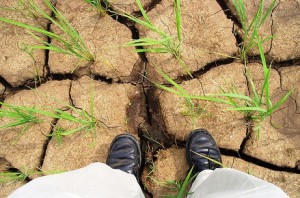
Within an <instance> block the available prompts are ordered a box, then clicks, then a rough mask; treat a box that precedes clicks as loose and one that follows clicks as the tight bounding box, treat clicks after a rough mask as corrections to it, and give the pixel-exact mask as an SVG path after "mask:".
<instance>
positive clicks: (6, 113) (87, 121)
mask: <svg viewBox="0 0 300 198" xmlns="http://www.w3.org/2000/svg"><path fill="white" fill-rule="evenodd" d="M0 104H1V105H2V106H5V107H6V108H0V118H2V117H8V118H11V119H13V121H12V122H10V123H8V124H5V125H3V126H1V127H0V128H10V127H16V126H21V125H24V128H23V130H22V131H21V133H20V135H19V136H18V138H17V139H16V140H15V141H14V143H15V142H16V141H17V140H19V139H20V138H21V136H23V135H24V134H25V132H26V131H28V130H29V129H30V127H32V126H33V125H34V124H36V123H41V122H44V121H45V120H44V119H40V118H38V117H37V116H38V115H43V116H46V117H51V118H55V119H62V120H66V121H69V122H72V123H77V124H78V125H79V126H78V127H76V128H73V129H69V130H67V129H63V128H61V127H57V128H56V130H54V131H53V133H52V134H51V135H50V136H55V137H56V139H57V141H58V142H59V143H61V141H62V137H63V136H67V135H71V134H74V133H76V132H79V131H85V132H86V133H89V132H93V133H94V134H95V133H96V124H97V120H96V118H95V117H94V116H91V115H89V114H88V113H87V112H86V111H84V110H79V109H76V108H75V107H72V106H69V108H71V109H72V110H73V111H74V112H75V113H76V114H77V115H78V116H77V117H76V116H74V115H72V114H71V113H68V112H66V111H63V110H60V109H55V108H47V109H46V110H41V109H38V108H36V107H26V106H15V105H9V104H6V103H0Z"/></svg>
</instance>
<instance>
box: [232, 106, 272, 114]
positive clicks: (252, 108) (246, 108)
mask: <svg viewBox="0 0 300 198" xmlns="http://www.w3.org/2000/svg"><path fill="white" fill-rule="evenodd" d="M228 110H234V111H258V112H262V113H267V110H265V109H262V108H260V107H239V108H230V109H228Z"/></svg>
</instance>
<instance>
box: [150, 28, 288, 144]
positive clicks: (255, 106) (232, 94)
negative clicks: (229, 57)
mask: <svg viewBox="0 0 300 198" xmlns="http://www.w3.org/2000/svg"><path fill="white" fill-rule="evenodd" d="M254 35H255V41H256V43H257V47H258V49H259V54H260V58H261V61H262V66H263V71H264V81H263V84H262V87H261V89H260V90H261V91H260V92H259V91H258V90H257V88H256V86H255V84H254V82H253V79H252V77H251V74H250V72H249V71H248V69H247V68H246V71H247V72H246V75H247V77H248V80H249V82H250V86H251V91H252V95H253V96H251V97H250V96H247V95H244V94H241V93H239V92H238V91H237V90H236V89H235V88H234V87H229V88H228V89H225V88H222V87H220V90H221V93H219V94H207V95H205V96H193V95H190V94H189V93H187V92H186V91H185V90H184V88H183V87H181V86H180V85H179V84H177V83H176V82H175V81H174V80H172V79H171V78H170V77H168V76H167V75H166V74H164V73H163V72H162V71H160V73H162V76H163V77H164V78H165V79H166V80H167V81H168V82H169V83H171V84H172V85H173V86H174V88H171V87H167V86H165V85H161V84H157V83H156V86H158V87H159V88H161V89H164V90H166V91H169V92H171V93H174V94H176V95H178V96H180V97H183V98H185V99H186V100H187V99H189V100H191V99H198V100H205V101H211V102H217V103H221V104H226V105H228V106H229V107H230V108H228V110H232V111H239V112H242V113H244V115H245V116H246V117H247V118H249V119H251V120H253V121H255V122H256V123H257V126H256V127H255V128H254V130H255V131H256V132H257V137H258V139H259V137H260V129H261V124H262V123H263V122H264V120H265V119H266V118H267V117H269V116H270V115H272V114H273V113H274V112H275V111H276V110H277V109H278V108H279V107H280V106H281V105H282V104H283V103H284V102H285V101H286V100H287V98H288V97H289V96H290V94H291V92H292V91H289V92H288V93H287V94H286V95H285V96H284V97H282V98H281V99H280V100H279V101H278V102H277V103H276V104H273V103H272V101H271V95H270V83H269V81H270V73H271V66H269V67H268V66H267V63H266V58H265V55H264V51H263V47H262V41H261V39H260V38H259V35H258V30H254Z"/></svg>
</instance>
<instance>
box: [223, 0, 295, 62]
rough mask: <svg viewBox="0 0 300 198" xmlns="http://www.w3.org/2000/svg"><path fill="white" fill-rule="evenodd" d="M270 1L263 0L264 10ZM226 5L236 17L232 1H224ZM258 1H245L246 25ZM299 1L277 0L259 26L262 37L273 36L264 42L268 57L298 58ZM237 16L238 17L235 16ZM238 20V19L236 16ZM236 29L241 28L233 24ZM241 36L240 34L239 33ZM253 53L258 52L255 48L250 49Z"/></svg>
mask: <svg viewBox="0 0 300 198" xmlns="http://www.w3.org/2000/svg"><path fill="white" fill-rule="evenodd" d="M271 2H272V1H271V0H268V1H265V3H266V5H265V8H264V11H265V12H266V10H267V7H268V6H269V5H270V3H271ZM226 4H227V6H228V7H229V9H230V10H231V12H232V14H233V15H235V17H237V13H236V11H235V8H234V6H233V3H232V1H226ZM258 4H259V1H255V0H250V1H245V7H246V12H247V14H248V19H249V20H248V22H247V23H248V25H249V24H250V22H251V20H250V19H252V18H253V16H254V15H255V13H256V10H257V8H258ZM299 6H300V2H299V1H298V0H291V1H280V0H277V1H276V3H275V7H274V9H273V11H272V15H271V16H269V17H268V18H267V19H266V22H265V23H264V24H263V25H262V26H261V28H260V31H259V33H260V35H261V37H262V38H267V37H268V36H270V35H273V36H274V38H273V39H271V40H270V41H267V42H265V43H264V50H265V52H269V56H270V57H269V58H270V59H271V60H276V61H284V60H292V59H299V58H300V50H299V48H300V38H299V36H298V35H299V32H300V25H299V20H300V13H299ZM237 18H238V17H237ZM238 20H239V21H240V19H239V18H238ZM235 28H236V31H238V32H240V35H241V30H240V28H239V27H238V26H235ZM241 36H242V35H241ZM252 53H253V54H258V50H257V48H254V49H253V50H252Z"/></svg>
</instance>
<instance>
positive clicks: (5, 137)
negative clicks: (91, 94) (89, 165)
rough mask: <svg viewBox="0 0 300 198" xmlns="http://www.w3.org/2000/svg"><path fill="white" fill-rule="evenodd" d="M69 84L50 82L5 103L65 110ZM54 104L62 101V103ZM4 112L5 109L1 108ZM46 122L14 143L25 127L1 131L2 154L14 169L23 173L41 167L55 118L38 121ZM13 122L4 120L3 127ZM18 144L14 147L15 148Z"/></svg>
mask: <svg viewBox="0 0 300 198" xmlns="http://www.w3.org/2000/svg"><path fill="white" fill-rule="evenodd" d="M69 87H70V81H67V80H65V81H50V82H47V83H45V84H43V85H42V86H40V87H39V88H37V90H22V91H20V92H18V93H16V94H14V95H12V96H9V97H7V98H6V99H5V101H4V102H5V103H7V104H12V105H17V106H22V105H24V106H28V107H36V108H40V109H45V107H50V108H58V109H62V108H63V107H65V106H66V105H64V104H67V105H69ZM55 100H59V101H61V103H58V102H56V101H55ZM2 108H5V107H2ZM39 118H40V119H43V120H44V122H42V123H38V124H35V125H32V127H30V128H29V129H28V130H27V131H26V133H25V134H24V135H23V136H22V137H21V138H20V140H18V141H16V142H15V140H16V139H17V138H18V136H19V135H20V134H21V133H22V131H23V129H24V127H23V126H19V127H14V128H8V129H1V133H0V153H1V157H4V158H5V159H6V160H7V161H9V162H10V163H11V165H12V166H13V167H15V168H17V169H19V170H21V171H26V170H32V169H36V168H37V167H39V165H40V163H41V157H42V155H43V152H44V145H45V143H46V142H47V139H48V137H47V136H48V135H49V134H50V132H51V122H52V121H53V119H52V118H49V117H43V116H41V117H39ZM9 122H11V120H10V119H8V118H3V119H2V120H1V126H2V125H4V124H8V123H9ZM13 142H15V144H12V143H13Z"/></svg>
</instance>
